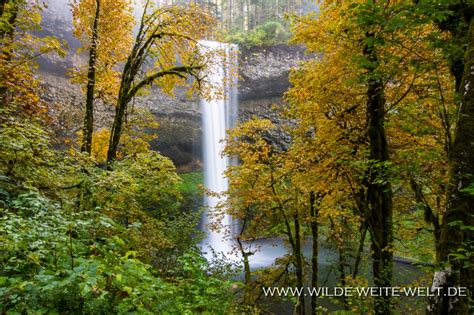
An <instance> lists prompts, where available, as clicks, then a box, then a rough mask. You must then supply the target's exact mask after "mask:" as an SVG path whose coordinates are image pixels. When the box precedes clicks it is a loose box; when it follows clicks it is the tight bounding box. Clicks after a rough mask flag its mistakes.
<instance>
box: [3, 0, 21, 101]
mask: <svg viewBox="0 0 474 315" xmlns="http://www.w3.org/2000/svg"><path fill="white" fill-rule="evenodd" d="M7 5H9V7H7V9H9V11H11V12H9V13H10V16H9V17H8V24H7V27H5V29H2V30H0V37H1V40H2V47H1V51H0V57H1V58H2V60H1V62H2V63H9V62H10V61H11V59H12V57H13V43H14V41H15V27H16V22H17V17H18V3H16V2H15V1H13V0H10V1H8V2H3V8H2V10H3V12H2V15H3V14H4V13H6V12H7V11H5V7H6V6H7ZM4 75H8V73H2V74H1V76H0V81H3V79H2V77H3V76H4ZM9 99H10V97H9V93H8V87H7V86H5V85H3V84H2V83H0V106H2V107H6V106H7V104H8V103H9Z"/></svg>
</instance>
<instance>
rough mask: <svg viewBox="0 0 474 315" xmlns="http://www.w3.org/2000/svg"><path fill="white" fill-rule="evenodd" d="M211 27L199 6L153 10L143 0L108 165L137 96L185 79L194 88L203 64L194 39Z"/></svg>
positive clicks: (166, 88)
mask: <svg viewBox="0 0 474 315" xmlns="http://www.w3.org/2000/svg"><path fill="white" fill-rule="evenodd" d="M149 11H151V13H149ZM212 24H213V22H212V17H211V15H210V14H209V13H208V12H206V11H203V10H202V8H201V7H199V6H195V5H191V6H188V7H186V8H184V7H177V6H173V7H159V8H155V7H154V6H153V4H152V3H151V1H149V0H148V1H146V3H145V6H144V9H143V14H142V16H141V20H140V22H139V26H138V32H137V35H136V37H135V43H134V44H133V47H132V50H131V52H130V53H129V55H128V57H127V60H126V63H125V66H124V68H123V70H122V75H121V81H120V88H119V92H118V98H117V105H116V108H115V116H114V123H113V126H112V130H111V136H110V141H109V148H108V152H107V163H108V164H109V165H110V163H111V162H112V161H114V160H115V159H116V157H117V149H118V146H119V143H120V138H121V135H122V132H123V127H124V123H125V117H126V114H127V106H128V104H129V102H130V101H131V100H132V98H133V97H135V96H136V95H137V93H139V92H140V91H141V90H142V89H143V88H145V87H147V86H150V85H156V86H158V87H160V88H162V90H164V91H165V92H168V93H172V90H173V88H174V87H175V86H177V85H185V84H186V83H187V82H186V80H187V78H188V76H192V77H194V78H195V79H196V80H195V81H194V83H193V87H194V88H197V87H198V86H199V84H200V82H201V80H202V77H201V75H200V70H201V69H202V68H203V67H204V64H203V59H202V58H200V57H199V56H200V55H199V52H198V51H197V46H198V43H197V40H198V39H200V38H201V37H202V36H204V35H205V34H207V33H208V32H209V30H210V28H211V27H212Z"/></svg>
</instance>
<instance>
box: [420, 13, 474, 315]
mask: <svg viewBox="0 0 474 315" xmlns="http://www.w3.org/2000/svg"><path fill="white" fill-rule="evenodd" d="M468 9H470V10H471V11H470V12H473V10H474V8H473V7H472V6H471V7H470V8H468ZM466 12H467V11H466ZM467 22H468V25H469V33H468V37H467V49H466V53H465V58H464V70H463V74H462V80H461V84H460V87H459V92H460V97H461V103H460V106H459V110H458V121H457V127H456V130H455V135H454V141H453V146H452V150H451V152H450V156H449V168H450V180H449V187H448V195H447V203H446V210H445V213H444V216H443V221H442V225H441V235H440V240H439V246H438V253H437V255H438V261H439V262H440V263H441V264H446V263H448V265H447V266H446V267H445V268H444V269H443V270H442V271H438V272H436V273H435V277H434V280H433V286H437V287H443V288H444V290H443V292H444V293H445V292H446V290H447V288H448V287H466V288H467V289H468V292H467V293H468V294H467V296H456V297H449V296H444V295H443V294H442V295H441V296H438V297H434V298H433V299H432V300H431V302H430V305H429V307H428V313H429V314H440V315H441V314H448V313H449V314H472V311H473V308H474V307H473V305H472V299H473V292H474V291H473V290H474V257H473V256H472V252H473V246H474V245H473V242H474V238H473V237H474V232H473V228H474V194H473V191H472V189H469V187H471V188H472V185H473V184H474V19H473V18H472V15H471V16H469V19H468V20H467ZM469 255H470V256H469Z"/></svg>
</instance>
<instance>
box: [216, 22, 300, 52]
mask: <svg viewBox="0 0 474 315" xmlns="http://www.w3.org/2000/svg"><path fill="white" fill-rule="evenodd" d="M290 37H291V33H290V31H289V29H288V26H287V25H286V23H285V24H283V23H281V22H278V21H268V22H265V23H264V24H262V25H259V26H257V27H256V28H255V29H252V30H250V31H242V30H238V29H236V30H231V31H229V32H228V33H227V34H226V35H225V36H224V39H225V40H226V41H228V42H231V43H236V44H239V45H241V46H242V47H245V48H251V47H268V46H273V45H277V44H287V43H288V40H289V39H290Z"/></svg>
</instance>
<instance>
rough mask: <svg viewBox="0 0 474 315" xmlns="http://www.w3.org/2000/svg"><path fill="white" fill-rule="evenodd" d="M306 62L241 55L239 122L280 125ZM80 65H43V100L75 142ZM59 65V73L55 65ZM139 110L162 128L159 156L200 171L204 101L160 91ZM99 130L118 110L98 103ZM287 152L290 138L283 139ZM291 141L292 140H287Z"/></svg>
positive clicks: (277, 54)
mask: <svg viewBox="0 0 474 315" xmlns="http://www.w3.org/2000/svg"><path fill="white" fill-rule="evenodd" d="M304 58H305V55H304V49H303V48H301V47H295V46H285V45H279V46H274V47H269V48H252V49H246V50H243V51H241V52H240V55H239V76H240V80H239V88H238V92H239V111H238V112H239V121H245V120H248V119H250V118H251V117H253V116H256V117H262V118H267V119H270V120H272V121H273V122H275V123H279V121H280V120H279V118H278V115H277V114H276V112H275V111H274V110H273V109H272V108H274V107H278V106H284V101H283V95H284V92H285V91H286V90H287V89H288V88H289V86H290V84H289V82H288V73H289V70H290V69H291V68H292V67H295V66H297V64H298V63H299V62H300V61H301V60H303V59H304ZM74 59H76V60H78V59H80V57H77V56H76V57H69V59H68V60H61V61H60V62H58V61H56V60H52V59H47V60H44V59H43V60H41V62H40V63H41V67H40V69H41V72H40V75H41V77H42V81H43V82H44V83H43V88H44V92H43V98H44V100H45V101H47V102H48V103H51V104H56V106H55V110H57V111H59V112H60V115H59V116H60V117H61V119H60V121H58V124H57V125H58V126H59V130H58V131H57V132H60V133H61V134H63V136H64V135H66V136H67V135H68V134H69V135H70V136H71V137H74V136H75V135H76V134H77V133H78V132H79V131H80V130H81V117H82V108H83V103H84V93H82V92H81V89H80V87H79V86H77V85H74V84H72V83H71V82H70V81H69V79H68V77H67V75H66V73H67V68H68V67H71V66H72V65H73V61H74ZM53 64H54V67H51V65H53ZM131 106H133V108H136V109H139V108H146V109H149V110H150V111H151V113H152V114H153V115H154V116H155V117H156V119H157V121H158V122H159V124H160V128H158V129H157V130H153V131H151V132H155V133H156V134H157V138H156V139H155V140H153V141H152V143H151V147H152V149H153V150H157V151H160V152H161V153H162V154H163V155H165V156H168V157H170V158H171V159H172V160H173V161H174V163H175V164H176V166H177V167H178V168H179V169H180V170H181V171H188V170H193V169H196V168H199V167H200V164H201V161H202V152H201V147H202V145H201V144H202V139H201V138H202V128H201V112H200V108H199V101H198V100H197V99H196V98H191V99H189V98H187V97H186V96H185V95H184V93H182V92H180V91H178V92H177V93H176V96H175V97H171V96H168V95H166V94H164V93H162V92H161V91H160V90H158V89H152V90H151V91H150V93H148V95H145V96H140V97H137V98H136V99H135V100H134V102H133V104H132V105H131ZM95 117H96V121H95V122H96V125H95V127H96V128H97V129H100V128H110V126H111V125H112V119H113V104H104V103H101V102H98V104H97V105H96V111H95ZM278 137H279V138H281V139H282V140H280V142H281V141H283V142H281V143H280V144H279V145H280V146H284V143H285V135H282V134H279V135H278ZM286 140H288V139H286Z"/></svg>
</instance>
